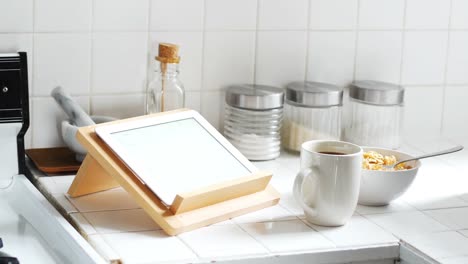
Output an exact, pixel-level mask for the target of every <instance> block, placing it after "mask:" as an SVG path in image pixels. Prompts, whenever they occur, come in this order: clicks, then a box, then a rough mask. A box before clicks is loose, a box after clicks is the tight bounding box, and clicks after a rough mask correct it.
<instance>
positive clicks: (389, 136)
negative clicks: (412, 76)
mask: <svg viewBox="0 0 468 264" xmlns="http://www.w3.org/2000/svg"><path fill="white" fill-rule="evenodd" d="M349 92H350V95H349V96H350V102H349V106H347V111H348V115H349V118H348V119H347V120H346V123H345V125H344V128H343V140H345V141H349V142H352V143H355V144H357V145H361V146H371V147H382V148H390V149H396V148H398V147H399V146H400V133H401V128H402V121H403V99H404V88H403V87H402V86H399V85H396V84H391V83H385V82H378V81H356V82H354V83H353V84H352V85H351V88H350V91H349Z"/></svg>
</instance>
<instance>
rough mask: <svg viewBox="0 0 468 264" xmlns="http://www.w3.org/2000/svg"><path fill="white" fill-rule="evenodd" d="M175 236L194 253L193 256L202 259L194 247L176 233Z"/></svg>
mask: <svg viewBox="0 0 468 264" xmlns="http://www.w3.org/2000/svg"><path fill="white" fill-rule="evenodd" d="M175 237H176V238H177V239H178V240H179V241H180V242H182V244H184V246H186V247H187V248H188V249H190V251H192V253H193V254H195V256H196V257H197V258H198V260H201V259H203V257H202V256H200V255H199V254H198V253H197V251H196V250H195V249H194V248H192V247H191V246H190V245H189V243H187V242H186V241H185V240H184V239H183V238H181V237H180V236H179V235H176V236H175Z"/></svg>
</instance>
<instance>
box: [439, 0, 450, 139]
mask: <svg viewBox="0 0 468 264" xmlns="http://www.w3.org/2000/svg"><path fill="white" fill-rule="evenodd" d="M452 12H453V0H450V15H449V21H448V28H447V47H446V49H445V68H444V80H443V82H444V86H443V90H442V113H441V117H440V129H439V137H441V136H442V134H443V132H444V115H445V107H446V105H445V101H446V100H445V99H446V97H447V87H448V84H447V78H448V77H447V76H448V63H449V55H450V37H451V32H450V28H451V26H452Z"/></svg>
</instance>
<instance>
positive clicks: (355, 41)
mask: <svg viewBox="0 0 468 264" xmlns="http://www.w3.org/2000/svg"><path fill="white" fill-rule="evenodd" d="M356 5H357V7H356V25H355V26H354V31H353V32H354V38H355V40H354V65H353V80H356V74H357V58H358V45H359V16H360V9H361V0H357V1H356Z"/></svg>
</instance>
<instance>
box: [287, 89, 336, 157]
mask: <svg viewBox="0 0 468 264" xmlns="http://www.w3.org/2000/svg"><path fill="white" fill-rule="evenodd" d="M285 102H286V103H285V105H284V122H283V129H282V144H283V147H284V148H286V149H288V150H293V151H300V150H301V145H302V143H303V142H305V141H308V140H314V139H332V140H339V139H340V134H341V108H342V104H343V88H341V87H339V86H336V85H333V84H328V83H320V82H293V83H290V84H288V85H287V87H286V100H285Z"/></svg>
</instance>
